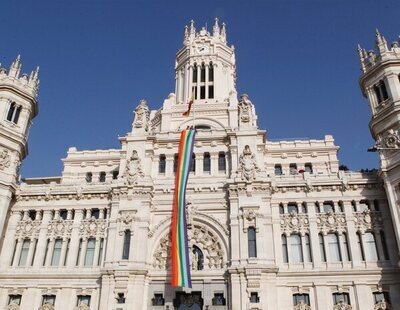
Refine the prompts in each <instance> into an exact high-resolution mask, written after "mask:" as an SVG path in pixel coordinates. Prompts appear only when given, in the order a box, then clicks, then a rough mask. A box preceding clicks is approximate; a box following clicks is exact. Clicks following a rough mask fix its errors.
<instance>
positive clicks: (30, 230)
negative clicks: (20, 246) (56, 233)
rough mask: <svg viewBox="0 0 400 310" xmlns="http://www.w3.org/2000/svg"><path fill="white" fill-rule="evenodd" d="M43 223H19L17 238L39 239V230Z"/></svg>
mask: <svg viewBox="0 0 400 310" xmlns="http://www.w3.org/2000/svg"><path fill="white" fill-rule="evenodd" d="M41 223H42V222H41V221H32V220H22V221H19V222H18V225H17V229H16V230H17V231H16V234H15V237H16V238H22V239H24V238H32V237H33V238H37V237H38V236H39V229H40V224H41Z"/></svg>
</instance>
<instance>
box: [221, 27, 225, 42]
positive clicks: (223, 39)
mask: <svg viewBox="0 0 400 310" xmlns="http://www.w3.org/2000/svg"><path fill="white" fill-rule="evenodd" d="M221 40H222V42H226V25H225V23H222V30H221Z"/></svg>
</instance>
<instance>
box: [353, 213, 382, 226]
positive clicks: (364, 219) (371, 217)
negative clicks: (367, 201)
mask: <svg viewBox="0 0 400 310" xmlns="http://www.w3.org/2000/svg"><path fill="white" fill-rule="evenodd" d="M354 222H355V225H356V229H357V230H359V231H366V230H369V229H378V230H380V229H383V219H382V215H381V212H379V211H371V210H369V209H366V210H364V211H363V212H355V213H354Z"/></svg>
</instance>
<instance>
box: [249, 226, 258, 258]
mask: <svg viewBox="0 0 400 310" xmlns="http://www.w3.org/2000/svg"><path fill="white" fill-rule="evenodd" d="M247 238H248V247H249V248H248V250H249V253H248V254H249V257H257V237H256V229H255V228H254V227H249V228H248V229H247Z"/></svg>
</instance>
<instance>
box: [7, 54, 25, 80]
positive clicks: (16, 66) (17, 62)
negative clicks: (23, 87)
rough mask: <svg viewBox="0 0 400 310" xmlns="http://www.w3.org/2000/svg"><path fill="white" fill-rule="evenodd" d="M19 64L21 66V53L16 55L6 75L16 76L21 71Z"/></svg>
mask: <svg viewBox="0 0 400 310" xmlns="http://www.w3.org/2000/svg"><path fill="white" fill-rule="evenodd" d="M21 66H22V65H21V55H18V56H17V58H16V59H15V60H14V61H13V63H12V64H11V66H10V70H9V73H8V75H9V76H11V77H15V78H18V76H19V73H20V72H21Z"/></svg>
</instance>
